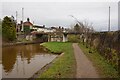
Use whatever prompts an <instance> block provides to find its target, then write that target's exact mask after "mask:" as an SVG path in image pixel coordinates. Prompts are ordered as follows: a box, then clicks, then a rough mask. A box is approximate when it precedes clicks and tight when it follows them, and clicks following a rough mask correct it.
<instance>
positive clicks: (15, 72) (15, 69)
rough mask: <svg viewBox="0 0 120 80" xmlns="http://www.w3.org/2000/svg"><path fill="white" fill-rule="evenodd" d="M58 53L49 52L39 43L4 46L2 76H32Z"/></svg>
mask: <svg viewBox="0 0 120 80" xmlns="http://www.w3.org/2000/svg"><path fill="white" fill-rule="evenodd" d="M56 57H57V55H53V54H51V53H48V52H47V51H46V50H45V49H44V48H43V47H41V46H40V45H39V44H30V45H19V46H12V47H4V48H2V77H3V78H30V77H32V76H33V74H35V73H36V72H37V71H38V70H40V69H41V68H42V67H43V66H45V65H46V64H48V63H50V62H51V61H52V60H53V59H54V58H56Z"/></svg>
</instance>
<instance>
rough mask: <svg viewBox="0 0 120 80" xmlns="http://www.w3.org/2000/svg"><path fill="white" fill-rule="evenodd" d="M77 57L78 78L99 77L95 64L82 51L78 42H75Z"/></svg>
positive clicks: (74, 47)
mask: <svg viewBox="0 0 120 80" xmlns="http://www.w3.org/2000/svg"><path fill="white" fill-rule="evenodd" d="M73 49H74V54H75V58H76V63H77V64H76V66H77V70H76V78H99V75H98V74H97V72H96V70H95V68H94V66H93V65H92V63H91V62H90V61H89V60H88V58H87V57H86V56H85V54H84V53H83V52H82V51H81V49H80V48H79V46H78V44H77V43H73Z"/></svg>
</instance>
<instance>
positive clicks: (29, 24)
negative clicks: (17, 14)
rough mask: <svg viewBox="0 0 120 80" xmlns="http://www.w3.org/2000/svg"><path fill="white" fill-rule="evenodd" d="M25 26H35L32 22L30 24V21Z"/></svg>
mask: <svg viewBox="0 0 120 80" xmlns="http://www.w3.org/2000/svg"><path fill="white" fill-rule="evenodd" d="M23 24H24V25H25V26H33V24H32V23H31V22H28V21H26V22H24V23H23Z"/></svg>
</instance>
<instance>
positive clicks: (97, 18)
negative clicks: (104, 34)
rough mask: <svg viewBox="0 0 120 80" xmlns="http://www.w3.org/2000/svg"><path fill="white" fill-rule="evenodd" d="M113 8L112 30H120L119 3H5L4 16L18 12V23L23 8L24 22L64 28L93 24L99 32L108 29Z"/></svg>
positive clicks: (3, 4)
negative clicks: (78, 22) (77, 21)
mask: <svg viewBox="0 0 120 80" xmlns="http://www.w3.org/2000/svg"><path fill="white" fill-rule="evenodd" d="M109 6H110V7H111V30H117V29H118V3H117V2H3V3H2V16H1V18H3V17H4V16H11V15H13V16H15V12H16V11H18V21H20V20H21V18H22V17H21V16H22V7H23V8H24V21H26V18H28V17H29V18H30V21H31V22H33V21H34V24H38V25H46V26H47V27H51V26H62V27H68V28H70V26H71V25H73V24H74V23H75V20H74V19H73V18H72V17H70V16H69V15H73V16H74V17H76V18H77V19H79V20H80V21H87V22H88V23H93V27H94V29H95V30H97V31H104V30H107V29H108V11H109Z"/></svg>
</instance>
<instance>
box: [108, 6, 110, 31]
mask: <svg viewBox="0 0 120 80" xmlns="http://www.w3.org/2000/svg"><path fill="white" fill-rule="evenodd" d="M108 32H110V6H109V20H108Z"/></svg>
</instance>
